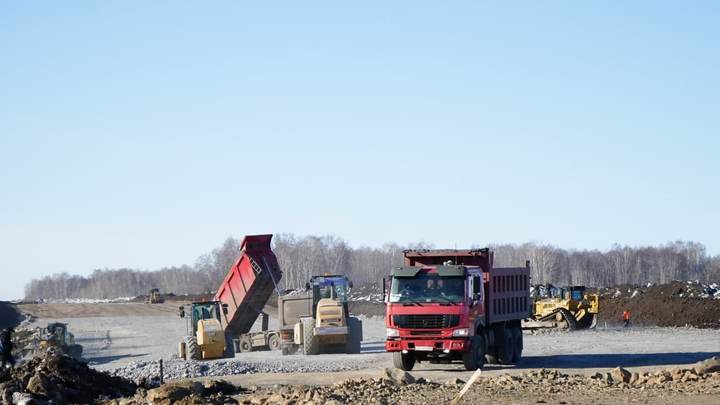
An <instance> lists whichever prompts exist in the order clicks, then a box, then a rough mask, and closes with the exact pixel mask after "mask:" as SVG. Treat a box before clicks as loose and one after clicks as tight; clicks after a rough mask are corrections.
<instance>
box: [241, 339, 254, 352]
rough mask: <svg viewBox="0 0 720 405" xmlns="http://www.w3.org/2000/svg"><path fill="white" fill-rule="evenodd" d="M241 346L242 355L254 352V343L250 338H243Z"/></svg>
mask: <svg viewBox="0 0 720 405" xmlns="http://www.w3.org/2000/svg"><path fill="white" fill-rule="evenodd" d="M239 346H240V353H247V352H251V351H252V342H251V341H250V338H248V337H241V338H240V344H239Z"/></svg>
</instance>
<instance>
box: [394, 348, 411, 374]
mask: <svg viewBox="0 0 720 405" xmlns="http://www.w3.org/2000/svg"><path fill="white" fill-rule="evenodd" d="M393 366H395V368H399V369H400V370H405V371H411V370H412V369H413V367H415V355H413V354H412V353H403V352H393Z"/></svg>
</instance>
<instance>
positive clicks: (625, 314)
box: [623, 309, 630, 328]
mask: <svg viewBox="0 0 720 405" xmlns="http://www.w3.org/2000/svg"><path fill="white" fill-rule="evenodd" d="M628 326H630V311H628V310H627V309H626V310H624V311H623V327H625V328H627V327H628Z"/></svg>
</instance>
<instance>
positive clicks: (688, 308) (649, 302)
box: [598, 282, 720, 328]
mask: <svg viewBox="0 0 720 405" xmlns="http://www.w3.org/2000/svg"><path fill="white" fill-rule="evenodd" d="M598 293H599V294H600V314H599V320H600V321H601V322H607V323H608V324H619V323H621V322H622V314H623V311H625V310H628V311H630V314H631V322H632V323H634V324H637V325H647V326H680V327H682V326H692V327H696V328H720V299H717V298H715V297H716V293H717V290H715V289H714V288H713V287H709V286H705V285H702V284H700V283H695V282H687V283H682V282H673V283H668V284H662V285H652V284H650V285H647V286H644V287H638V286H634V287H633V286H627V285H625V286H619V287H614V288H607V289H602V290H600V291H598Z"/></svg>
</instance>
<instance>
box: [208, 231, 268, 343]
mask: <svg viewBox="0 0 720 405" xmlns="http://www.w3.org/2000/svg"><path fill="white" fill-rule="evenodd" d="M271 240H272V235H248V236H245V238H243V240H242V243H241V244H240V256H239V257H238V259H237V260H236V261H235V263H234V264H233V265H232V267H231V268H230V270H229V271H228V274H227V275H226V276H225V280H223V282H222V284H221V285H220V288H218V291H217V293H216V294H215V300H216V301H220V302H221V303H222V304H226V305H227V314H225V315H223V316H222V323H223V328H224V329H225V331H226V333H227V334H229V335H230V336H232V337H236V336H239V335H240V334H243V333H247V332H249V331H250V328H252V325H253V324H254V323H255V321H256V320H257V318H258V316H260V313H261V311H262V309H263V307H264V306H265V304H266V303H267V301H268V299H270V296H271V295H272V293H273V291H275V290H276V289H277V284H278V283H279V282H280V279H281V278H282V272H281V271H280V266H279V265H278V261H277V258H276V257H275V253H273V251H272V249H271V247H270V242H271Z"/></svg>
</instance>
